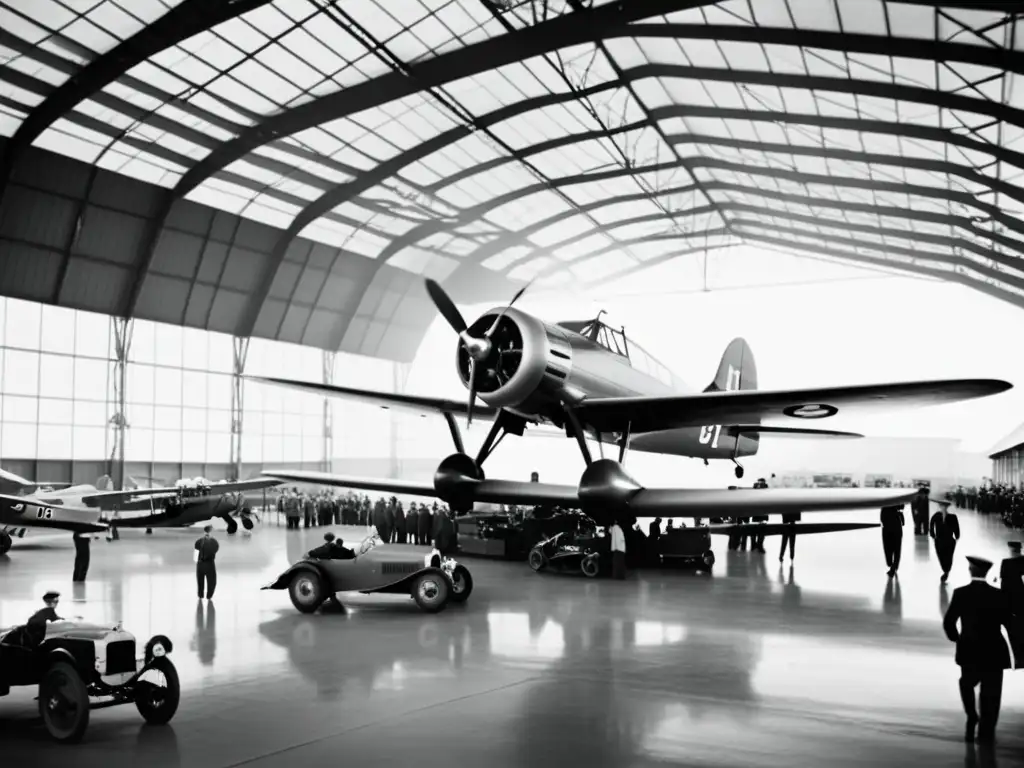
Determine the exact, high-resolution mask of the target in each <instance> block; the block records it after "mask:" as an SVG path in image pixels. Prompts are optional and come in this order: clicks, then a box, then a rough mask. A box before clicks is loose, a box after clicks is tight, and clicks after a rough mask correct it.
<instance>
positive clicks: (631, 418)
mask: <svg viewBox="0 0 1024 768" xmlns="http://www.w3.org/2000/svg"><path fill="white" fill-rule="evenodd" d="M1011 386H1012V385H1011V384H1009V383H1008V382H1005V381H999V380H997V379H959V380H949V381H919V382H908V383H902V384H871V385H861V386H852V387H827V388H818V389H790V390H775V391H772V390H756V389H750V390H734V391H731V392H701V393H696V394H689V395H668V396H658V397H606V398H594V399H587V400H583V401H582V402H581V403H580V404H579V405H578V406H576V412H577V414H578V416H579V418H580V420H581V421H582V422H583V424H584V425H585V426H588V427H590V428H592V429H596V430H597V431H599V432H618V431H622V430H624V429H625V428H626V425H627V424H630V425H631V428H632V431H633V433H634V434H637V433H641V432H657V431H660V430H666V429H676V428H680V427H697V426H706V425H709V424H750V423H759V422H761V421H764V420H783V421H788V420H790V419H801V420H805V421H806V420H811V419H824V418H829V417H831V416H837V415H839V414H842V415H844V416H846V415H857V416H862V415H873V414H876V413H884V412H886V411H891V410H896V409H903V408H908V407H914V406H923V405H940V404H943V403H954V402H958V401H961V400H971V399H973V398H977V397H986V396H988V395H994V394H998V393H999V392H1005V391H1006V390H1008V389H1010V387H1011Z"/></svg>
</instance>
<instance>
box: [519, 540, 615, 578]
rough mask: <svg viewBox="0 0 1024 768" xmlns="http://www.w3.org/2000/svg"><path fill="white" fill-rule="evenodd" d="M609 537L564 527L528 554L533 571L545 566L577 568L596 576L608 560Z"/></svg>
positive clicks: (586, 574) (589, 575) (563, 568)
mask: <svg viewBox="0 0 1024 768" xmlns="http://www.w3.org/2000/svg"><path fill="white" fill-rule="evenodd" d="M610 551H611V547H610V539H608V537H607V536H598V535H596V532H594V531H583V532H572V531H563V532H562V533H556V534H555V535H554V536H551V537H550V538H547V539H544V540H543V541H541V542H538V543H537V544H536V545H535V546H534V548H533V549H531V550H530V556H529V557H528V558H527V560H528V562H529V563H530V567H531V568H532V569H533V570H534V571H535V572H540V571H543V570H544V569H546V568H548V567H554V568H557V569H562V570H565V569H569V570H579V571H580V572H581V573H582V574H583V575H584V576H588V577H590V578H592V579H593V578H596V577H597V576H598V575H600V573H601V570H602V568H604V567H605V566H606V564H607V563H608V561H609V554H610Z"/></svg>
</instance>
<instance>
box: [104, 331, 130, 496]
mask: <svg viewBox="0 0 1024 768" xmlns="http://www.w3.org/2000/svg"><path fill="white" fill-rule="evenodd" d="M134 329H135V321H134V320H131V319H126V318H123V317H111V318H110V330H111V333H112V335H113V339H112V341H113V343H114V370H113V371H112V374H113V375H112V376H111V377H110V382H111V387H112V389H113V397H112V399H111V400H110V401H108V402H109V404H110V405H112V406H113V413H112V414H111V415H110V418H109V419H108V420H107V423H108V424H109V425H110V442H109V445H110V458H109V459H108V460H107V475H108V476H109V477H110V480H111V482H113V484H114V488H115V489H116V490H122V489H123V488H124V438H125V431H126V430H127V429H128V408H127V405H126V404H127V398H128V355H129V353H130V352H131V348H132V331H133V330H134Z"/></svg>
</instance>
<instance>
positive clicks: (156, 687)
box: [135, 656, 181, 725]
mask: <svg viewBox="0 0 1024 768" xmlns="http://www.w3.org/2000/svg"><path fill="white" fill-rule="evenodd" d="M150 672H159V673H160V675H161V676H162V677H163V684H162V685H160V684H157V683H155V682H151V681H149V680H146V679H143V680H139V681H138V682H137V683H136V684H135V689H136V690H135V708H136V709H138V710H139V714H140V715H142V717H143V719H144V720H145V721H146V722H147V723H149V724H150V725H167V723H169V722H171V718H173V717H174V713H175V712H177V711H178V702H179V701H181V683H180V682H179V680H178V670H177V669H175V667H174V664H173V663H172V662H171V660H170V659H168V658H167V657H166V656H163V657H161V658H159V659H155V660H154V661H153V664H152V665H151V666H150V668H149V670H147V672H146V675H149V674H150Z"/></svg>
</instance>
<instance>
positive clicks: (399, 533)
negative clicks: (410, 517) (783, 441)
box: [395, 502, 405, 544]
mask: <svg viewBox="0 0 1024 768" xmlns="http://www.w3.org/2000/svg"><path fill="white" fill-rule="evenodd" d="M395 539H396V540H397V541H398V543H399V544H405V510H404V509H402V502H398V504H396V505H395Z"/></svg>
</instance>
